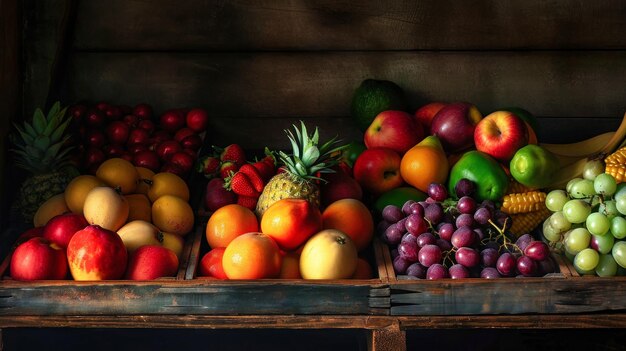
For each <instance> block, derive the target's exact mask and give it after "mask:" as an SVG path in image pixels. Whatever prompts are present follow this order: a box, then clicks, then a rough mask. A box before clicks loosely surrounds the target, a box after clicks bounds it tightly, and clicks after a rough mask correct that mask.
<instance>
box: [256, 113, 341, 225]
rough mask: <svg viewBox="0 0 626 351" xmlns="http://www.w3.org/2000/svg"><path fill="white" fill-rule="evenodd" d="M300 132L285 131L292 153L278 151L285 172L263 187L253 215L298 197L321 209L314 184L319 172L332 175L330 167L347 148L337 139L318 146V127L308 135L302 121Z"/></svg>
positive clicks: (259, 214)
mask: <svg viewBox="0 0 626 351" xmlns="http://www.w3.org/2000/svg"><path fill="white" fill-rule="evenodd" d="M300 124H301V126H300V129H298V127H296V126H295V125H294V126H293V128H294V130H295V132H296V134H295V136H294V134H293V133H292V132H291V131H289V130H285V133H287V137H288V138H289V141H290V142H291V148H292V154H290V155H288V154H286V153H284V152H282V151H279V152H278V157H279V160H280V161H281V162H282V163H283V164H284V165H285V167H286V170H285V172H282V173H278V174H277V175H275V176H274V177H272V178H271V179H270V180H269V182H268V183H267V184H266V185H265V187H264V188H263V192H262V193H261V196H260V197H259V200H258V202H257V206H256V213H257V215H258V216H259V218H260V217H261V216H263V213H264V212H265V210H267V208H268V207H270V206H271V205H272V204H274V203H275V202H276V201H279V200H282V199H286V198H298V199H305V200H308V201H310V202H311V203H312V204H314V205H316V206H318V207H319V206H320V190H319V186H318V185H317V183H318V181H320V180H322V179H321V178H319V176H318V175H319V174H320V173H331V172H333V170H332V169H331V167H333V166H335V165H336V164H337V163H339V157H340V156H341V153H340V152H339V151H341V150H342V149H343V148H345V147H346V146H347V145H343V146H339V145H338V144H339V143H340V141H338V140H337V137H334V138H332V139H331V140H329V141H328V142H326V143H324V144H323V145H321V146H318V145H319V132H318V129H317V127H316V128H315V132H314V133H313V135H311V136H309V135H308V132H307V129H306V126H305V125H304V123H303V122H302V121H301V122H300Z"/></svg>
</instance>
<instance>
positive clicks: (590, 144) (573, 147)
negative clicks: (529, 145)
mask: <svg viewBox="0 0 626 351" xmlns="http://www.w3.org/2000/svg"><path fill="white" fill-rule="evenodd" d="M615 133H616V132H606V133H602V134H598V135H596V136H593V137H591V138H589V139H585V140H582V141H578V142H575V143H569V144H549V143H539V146H541V147H543V148H544V149H546V150H548V151H550V152H552V153H553V154H555V155H562V156H571V157H576V158H580V157H582V156H589V155H592V154H595V153H598V152H600V151H601V150H602V149H603V148H604V147H605V146H606V144H607V143H608V142H609V141H610V140H611V139H612V138H613V136H614V135H615Z"/></svg>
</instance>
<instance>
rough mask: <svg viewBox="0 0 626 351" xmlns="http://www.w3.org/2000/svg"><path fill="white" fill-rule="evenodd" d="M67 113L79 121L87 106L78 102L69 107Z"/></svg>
mask: <svg viewBox="0 0 626 351" xmlns="http://www.w3.org/2000/svg"><path fill="white" fill-rule="evenodd" d="M67 113H68V114H69V115H70V116H72V117H73V118H74V120H75V121H81V120H82V119H83V117H84V116H85V114H86V113H87V106H85V105H82V104H79V105H74V106H72V107H70V108H69V109H68V110H67Z"/></svg>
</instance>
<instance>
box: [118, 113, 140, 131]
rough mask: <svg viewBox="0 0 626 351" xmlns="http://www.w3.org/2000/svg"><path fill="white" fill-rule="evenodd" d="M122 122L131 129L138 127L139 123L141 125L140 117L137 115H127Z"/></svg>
mask: <svg viewBox="0 0 626 351" xmlns="http://www.w3.org/2000/svg"><path fill="white" fill-rule="evenodd" d="M122 121H123V122H124V123H126V125H128V126H129V127H131V128H134V127H136V126H137V123H139V117H137V116H135V115H125V116H124V118H122Z"/></svg>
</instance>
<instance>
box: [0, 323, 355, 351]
mask: <svg viewBox="0 0 626 351" xmlns="http://www.w3.org/2000/svg"><path fill="white" fill-rule="evenodd" d="M172 318H175V317H172ZM3 339H4V351H18V350H19V351H25V350H63V351H73V350H76V351H78V350H80V351H84V350H89V351H101V350H102V351H112V350H114V351H126V350H128V351H139V350H150V351H159V350H168V351H171V350H181V351H182V350H194V351H195V350H211V351H219V350H233V351H235V350H272V351H281V350H285V351H287V350H289V351H293V350H298V351H309V350H310V351H314V350H325V351H333V350H342V351H352V350H354V351H361V350H367V344H366V340H367V332H366V331H365V330H354V329H332V330H331V329H328V330H327V329H324V330H284V329H245V330H244V329H227V330H211V329H77V328H71V329H62V328H41V329H37V328H23V329H4V330H3Z"/></svg>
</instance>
